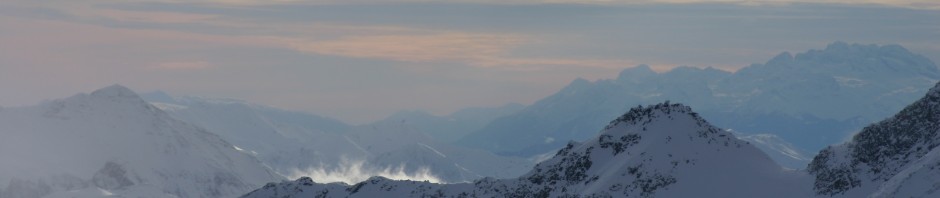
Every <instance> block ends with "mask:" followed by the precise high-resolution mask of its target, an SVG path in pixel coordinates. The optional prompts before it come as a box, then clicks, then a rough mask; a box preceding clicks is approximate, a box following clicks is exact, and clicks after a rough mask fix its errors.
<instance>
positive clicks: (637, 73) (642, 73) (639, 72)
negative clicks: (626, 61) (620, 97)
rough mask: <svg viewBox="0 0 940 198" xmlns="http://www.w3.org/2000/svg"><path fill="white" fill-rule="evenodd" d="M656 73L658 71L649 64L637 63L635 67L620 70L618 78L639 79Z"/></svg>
mask: <svg viewBox="0 0 940 198" xmlns="http://www.w3.org/2000/svg"><path fill="white" fill-rule="evenodd" d="M655 75H656V72H655V71H653V69H652V68H650V66H649V65H646V64H641V65H637V66H634V67H630V68H626V69H623V71H620V75H618V77H617V80H620V81H625V80H638V79H642V78H646V77H650V76H655Z"/></svg>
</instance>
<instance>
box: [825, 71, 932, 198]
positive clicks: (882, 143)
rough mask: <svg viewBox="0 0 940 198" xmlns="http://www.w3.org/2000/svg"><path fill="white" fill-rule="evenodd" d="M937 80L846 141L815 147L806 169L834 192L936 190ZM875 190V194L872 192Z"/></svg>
mask: <svg viewBox="0 0 940 198" xmlns="http://www.w3.org/2000/svg"><path fill="white" fill-rule="evenodd" d="M938 146H940V84H937V85H936V86H935V87H934V88H933V89H930V91H929V92H928V93H927V94H926V96H924V97H923V98H921V99H920V100H917V101H916V102H914V103H913V104H911V105H908V106H907V107H905V108H904V109H903V110H901V111H900V112H899V113H897V114H896V115H894V116H893V117H890V118H888V119H885V120H883V121H881V122H878V123H875V124H872V125H870V126H868V127H865V128H864V129H863V130H862V131H861V132H859V133H858V134H856V135H855V136H854V137H853V138H852V140H851V141H849V142H847V143H844V144H841V145H836V146H831V147H828V148H826V149H824V150H822V151H820V153H819V155H817V156H816V157H815V158H814V159H813V161H812V162H811V163H810V165H809V166H808V168H807V170H808V171H809V172H810V173H812V174H814V175H815V176H816V181H815V188H814V190H815V191H816V193H818V194H821V195H827V196H834V197H863V196H869V195H871V196H872V197H937V196H940V191H938V190H940V179H938V178H940V177H938V176H940V156H938V155H940V148H937V147H938ZM873 193H874V194H873Z"/></svg>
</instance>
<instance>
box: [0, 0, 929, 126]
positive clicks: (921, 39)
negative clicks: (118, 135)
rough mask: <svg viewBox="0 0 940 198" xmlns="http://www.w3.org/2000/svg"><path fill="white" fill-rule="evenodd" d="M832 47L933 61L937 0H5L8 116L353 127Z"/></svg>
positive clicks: (0, 16) (3, 66)
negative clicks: (233, 111)
mask: <svg viewBox="0 0 940 198" xmlns="http://www.w3.org/2000/svg"><path fill="white" fill-rule="evenodd" d="M835 41H845V42H850V43H861V44H900V45H902V46H904V47H906V48H908V49H909V50H911V51H913V52H915V53H919V54H922V55H924V56H927V57H928V58H930V59H932V60H934V61H937V60H940V2H936V1H931V0H922V1H918V0H909V1H905V0H897V1H892V0H862V1H848V0H822V1H805V0H770V1H734V0H645V1H604V0H594V1H591V0H508V1H506V0H502V1H496V0H481V1H469V0H466V1H465V0H456V1H422V0H410V1H409V0H346V1H340V0H321V1H290V0H278V1H255V0H201V1H200V0H196V1H181V0H179V1H177V0H152V1H151V0H135V1H122V2H118V1H107V0H78V1H74V0H51V1H22V0H7V1H2V2H0V106H7V107H9V106H25V105H31V104H36V103H38V102H40V101H43V100H48V99H55V98H63V97H68V96H70V95H73V94H76V93H80V92H90V91H92V90H95V89H97V88H101V87H105V86H108V85H112V84H121V85H124V86H127V87H129V88H131V89H134V90H135V91H137V92H149V91H155V90H162V91H165V92H168V93H170V94H172V95H177V96H179V95H192V96H204V97H218V98H235V99H241V100H246V101H251V102H254V103H259V104H265V105H269V106H274V107H278V108H283V109H290V110H297V111H304V112H310V113H313V114H317V115H323V116H328V117H333V118H337V119H339V120H342V121H345V122H348V123H353V124H361V123H367V122H371V121H375V120H379V119H382V118H384V117H386V116H388V115H390V114H392V113H394V112H397V111H400V110H424V111H428V112H430V113H433V114H436V115H446V114H449V113H452V112H454V111H456V110H459V109H462V108H467V107H493V106H500V105H503V104H506V103H522V104H531V103H532V102H534V101H537V100H539V99H541V98H544V97H546V96H548V95H550V94H552V93H554V92H556V91H558V90H559V89H561V88H562V87H564V86H565V85H566V84H568V83H569V82H571V81H572V80H574V79H576V78H584V79H588V80H597V79H607V78H615V77H616V75H617V73H618V72H619V71H620V70H622V69H624V68H628V67H632V66H635V65H638V64H648V65H650V66H652V67H653V68H654V69H655V70H657V71H667V70H668V69H670V68H672V67H676V66H682V65H686V66H695V67H715V68H719V69H723V70H727V71H735V70H737V69H739V68H741V67H745V66H748V65H750V64H753V63H763V62H765V61H766V60H769V59H770V58H772V57H773V56H774V55H776V54H779V53H781V52H802V51H806V50H809V49H821V48H824V47H825V46H826V44H828V43H831V42H835Z"/></svg>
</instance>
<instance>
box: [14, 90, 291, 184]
mask: <svg viewBox="0 0 940 198" xmlns="http://www.w3.org/2000/svg"><path fill="white" fill-rule="evenodd" d="M0 126H2V128H3V133H0V159H3V160H0V188H2V195H0V197H11V198H12V197H43V196H49V197H104V196H123V197H230V196H235V195H238V194H242V193H245V192H247V191H249V190H250V189H251V188H253V187H255V186H257V185H260V184H263V183H265V182H269V181H276V180H280V179H282V177H280V176H278V175H276V174H274V172H273V171H270V170H269V169H268V168H267V167H265V166H263V165H261V163H260V162H259V161H258V160H257V159H255V158H253V157H252V156H250V155H247V154H244V153H241V152H239V151H237V150H235V149H234V147H233V145H231V144H229V143H228V142H226V141H224V140H223V139H221V138H219V137H218V136H216V135H214V134H211V133H209V132H207V131H205V130H204V129H202V128H199V127H196V126H194V125H191V124H188V123H185V122H182V121H178V120H175V119H172V118H170V117H169V115H167V114H166V113H165V112H163V111H161V110H159V109H158V108H156V107H154V106H152V105H149V104H148V103H146V102H145V101H143V100H142V99H141V98H140V97H138V96H137V94H135V93H134V92H133V91H131V90H130V89H127V88H126V87H122V86H119V85H114V86H110V87H106V88H103V89H99V90H97V91H94V92H92V93H91V94H78V95H75V96H72V97H69V98H66V99H60V100H54V101H51V102H47V103H44V104H41V105H39V106H32V107H18V108H7V109H4V111H2V112H0ZM37 143H41V144H37Z"/></svg>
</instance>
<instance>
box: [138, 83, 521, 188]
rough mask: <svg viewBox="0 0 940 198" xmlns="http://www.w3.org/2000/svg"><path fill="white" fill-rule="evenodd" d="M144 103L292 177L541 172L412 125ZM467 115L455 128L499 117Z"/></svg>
mask: <svg viewBox="0 0 940 198" xmlns="http://www.w3.org/2000/svg"><path fill="white" fill-rule="evenodd" d="M144 96H145V98H147V100H149V101H151V103H153V104H155V105H156V106H158V107H160V108H162V109H164V110H166V111H167V112H169V113H170V114H171V115H172V116H174V117H176V118H178V119H181V120H184V121H187V122H191V123H194V124H196V125H198V126H202V127H204V128H206V129H208V130H209V131H212V132H214V133H217V134H219V135H220V136H221V137H223V138H225V139H226V140H229V141H231V142H232V143H233V144H235V146H237V147H238V148H240V149H243V150H245V151H246V152H250V153H253V154H254V155H256V156H257V157H258V158H259V159H261V160H262V161H263V162H264V163H265V164H268V165H269V166H271V167H273V168H274V169H275V170H276V171H277V172H278V173H281V174H283V175H287V176H290V177H300V176H313V177H314V179H316V180H317V181H319V182H328V181H344V182H350V183H353V182H359V181H361V180H363V179H366V178H368V177H369V176H375V175H385V176H387V177H391V176H390V175H402V176H403V177H405V178H414V179H416V178H422V177H434V179H435V180H434V181H436V182H447V183H452V182H465V181H472V180H474V179H479V178H482V177H499V178H507V177H515V176H518V175H521V174H523V173H525V171H526V170H528V169H529V168H531V166H532V165H534V162H532V161H529V160H526V159H523V158H519V157H506V156H498V155H494V154H492V153H490V152H487V151H483V150H478V149H467V148H464V147H457V146H453V145H451V144H448V143H442V142H440V141H437V140H436V139H435V138H431V137H430V136H428V135H427V134H428V132H424V131H420V130H419V129H418V128H416V127H418V126H416V125H413V124H411V123H410V122H409V121H408V120H400V121H390V120H389V119H387V120H386V121H381V122H376V123H372V124H366V125H360V126H349V125H346V124H344V123H342V122H340V121H336V120H333V119H330V118H326V117H322V116H316V115H311V114H309V113H303V112H293V111H286V110H280V109H276V108H273V107H267V106H264V105H259V104H252V103H249V102H245V101H238V100H231V99H211V98H199V97H172V96H169V95H168V94H166V93H162V92H154V93H150V94H144ZM467 111H469V112H466V113H460V114H456V113H455V114H454V115H452V116H450V117H453V118H460V120H459V121H461V122H452V123H450V124H453V125H454V126H453V127H460V126H465V125H468V124H460V123H463V121H466V120H471V121H472V120H474V119H478V118H480V117H484V116H478V115H480V114H488V113H487V112H491V111H496V110H489V111H487V110H479V111H484V112H483V113H480V112H477V111H476V110H467ZM464 114H467V115H466V116H459V115H464ZM390 119H392V118H390ZM420 126H425V125H420ZM356 178H362V179H359V180H356Z"/></svg>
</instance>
